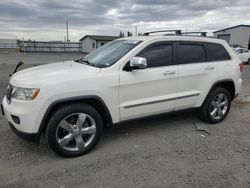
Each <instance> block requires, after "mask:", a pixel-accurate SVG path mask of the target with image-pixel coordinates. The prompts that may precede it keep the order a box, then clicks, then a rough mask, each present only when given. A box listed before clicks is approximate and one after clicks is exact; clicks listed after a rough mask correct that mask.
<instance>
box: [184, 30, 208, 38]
mask: <svg viewBox="0 0 250 188" xmlns="http://www.w3.org/2000/svg"><path fill="white" fill-rule="evenodd" d="M181 34H184V35H185V34H187V35H189V34H200V36H201V37H206V36H207V32H198V31H197V32H183V33H181Z"/></svg>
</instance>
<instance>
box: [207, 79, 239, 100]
mask: <svg viewBox="0 0 250 188" xmlns="http://www.w3.org/2000/svg"><path fill="white" fill-rule="evenodd" d="M215 87H222V88H225V89H226V90H228V91H229V93H230V95H231V100H233V99H234V98H235V83H234V81H233V79H223V80H219V81H216V82H215V83H214V84H213V85H212V86H211V87H210V89H209V91H208V93H207V96H206V98H205V100H204V101H203V104H204V102H205V101H206V99H207V97H208V95H209V94H210V93H211V91H212V90H213V89H214V88H215ZM203 104H202V105H203Z"/></svg>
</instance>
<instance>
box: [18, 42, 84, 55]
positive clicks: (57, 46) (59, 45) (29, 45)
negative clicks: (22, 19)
mask: <svg viewBox="0 0 250 188" xmlns="http://www.w3.org/2000/svg"><path fill="white" fill-rule="evenodd" d="M17 45H18V47H19V49H20V51H23V52H81V51H82V45H81V43H80V42H61V41H49V42H45V41H21V40H18V41H17Z"/></svg>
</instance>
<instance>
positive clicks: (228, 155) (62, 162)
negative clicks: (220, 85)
mask: <svg viewBox="0 0 250 188" xmlns="http://www.w3.org/2000/svg"><path fill="white" fill-rule="evenodd" d="M33 55H34V54H33ZM33 55H30V54H27V57H26V60H27V62H29V60H28V59H29V58H28V56H32V57H33ZM36 55H37V54H36ZM42 55H44V54H42ZM42 55H41V54H40V55H38V57H41V56H42ZM50 55H51V56H54V58H55V59H57V58H58V57H57V56H58V54H57V55H55V54H50ZM0 56H1V58H0V59H1V60H2V59H6V57H2V56H3V55H2V54H0ZM60 56H61V55H60ZM46 57H47V56H46ZM60 58H61V57H60ZM32 59H35V58H32ZM44 59H46V58H45V57H44ZM1 60H0V62H1ZM30 62H32V61H30ZM40 62H41V61H40ZM45 63H46V62H45ZM29 66H32V65H25V66H24V67H23V68H26V67H29ZM12 69H13V65H0V98H2V97H3V96H4V94H5V88H6V84H7V82H8V79H9V78H8V74H9V72H11V70H12ZM243 80H244V84H243V88H242V92H241V95H240V96H239V98H237V99H236V100H235V101H234V102H233V105H232V109H231V111H230V113H229V115H228V117H227V119H226V120H225V121H223V122H222V123H220V124H216V125H207V124H204V123H202V122H200V121H199V120H198V119H197V117H196V115H195V112H194V111H185V112H178V113H174V114H167V115H162V116H158V117H154V118H145V119H143V120H140V121H133V122H129V123H124V124H121V125H119V126H116V127H113V128H110V129H107V130H105V132H104V135H103V138H102V140H101V142H100V143H99V144H98V146H97V147H96V148H95V150H93V151H92V152H91V153H89V154H87V155H85V156H81V157H78V158H73V159H65V158H62V157H59V156H57V155H55V154H54V153H53V152H52V151H51V150H50V149H49V148H48V146H47V144H46V143H45V141H44V138H42V143H41V144H40V146H39V147H37V146H36V145H34V144H32V143H29V142H26V141H23V140H21V139H19V138H18V137H17V136H16V135H14V133H13V132H12V131H11V130H10V128H9V127H8V125H7V122H6V120H5V119H4V117H2V116H1V115H0V187H11V188H12V187H31V188H33V187H37V188H39V187H58V188H66V187H191V188H195V187H199V188H200V187H225V188H230V187H250V124H249V122H250V116H249V111H250V98H249V96H250V83H249V82H248V80H250V66H247V65H246V66H245V67H244V72H243ZM196 127H198V128H201V129H205V130H206V131H197V128H196Z"/></svg>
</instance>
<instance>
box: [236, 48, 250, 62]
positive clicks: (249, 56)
mask: <svg viewBox="0 0 250 188" xmlns="http://www.w3.org/2000/svg"><path fill="white" fill-rule="evenodd" d="M235 53H236V54H237V55H238V57H239V58H240V60H241V62H243V63H247V64H250V50H248V49H246V48H238V49H236V50H235Z"/></svg>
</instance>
